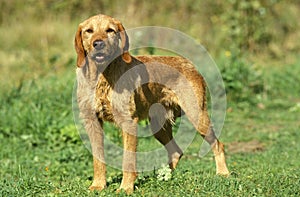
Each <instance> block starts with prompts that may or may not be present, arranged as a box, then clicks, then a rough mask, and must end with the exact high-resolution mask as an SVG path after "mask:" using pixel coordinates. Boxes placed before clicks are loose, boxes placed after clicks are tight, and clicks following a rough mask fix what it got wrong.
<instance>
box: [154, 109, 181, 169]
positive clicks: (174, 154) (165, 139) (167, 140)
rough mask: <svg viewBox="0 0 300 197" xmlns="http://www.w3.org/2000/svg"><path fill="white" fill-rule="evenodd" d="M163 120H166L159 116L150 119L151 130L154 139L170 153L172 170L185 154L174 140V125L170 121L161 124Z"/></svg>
mask: <svg viewBox="0 0 300 197" xmlns="http://www.w3.org/2000/svg"><path fill="white" fill-rule="evenodd" d="M161 120H164V119H163V118H162V117H161V116H160V115H158V114H156V116H152V117H151V118H150V122H151V130H152V132H153V135H154V137H155V138H156V139H157V140H158V141H159V142H160V143H161V144H163V145H164V146H165V148H166V150H167V152H168V157H169V166H170V168H171V169H175V168H176V166H177V164H178V162H179V160H180V158H181V156H182V154H183V153H182V150H181V149H180V147H179V146H178V145H177V143H176V141H175V139H174V138H173V135H172V123H171V122H170V121H169V120H166V121H165V122H164V123H161ZM162 125H163V126H162Z"/></svg>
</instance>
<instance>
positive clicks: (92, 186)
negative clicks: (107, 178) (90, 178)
mask: <svg viewBox="0 0 300 197" xmlns="http://www.w3.org/2000/svg"><path fill="white" fill-rule="evenodd" d="M105 188H106V185H104V186H101V185H91V186H90V187H89V190H91V191H102V190H103V189H105Z"/></svg>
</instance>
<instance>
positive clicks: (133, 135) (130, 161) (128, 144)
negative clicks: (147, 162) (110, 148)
mask: <svg viewBox="0 0 300 197" xmlns="http://www.w3.org/2000/svg"><path fill="white" fill-rule="evenodd" d="M121 127H122V136H123V148H124V152H123V166H122V168H123V179H122V183H121V187H120V189H119V190H118V191H120V190H122V189H123V190H125V192H126V193H128V194H129V193H132V192H133V189H134V181H135V179H136V176H137V172H136V149H137V120H134V121H130V122H126V123H123V124H122V126H121Z"/></svg>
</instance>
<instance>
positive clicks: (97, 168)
mask: <svg viewBox="0 0 300 197" xmlns="http://www.w3.org/2000/svg"><path fill="white" fill-rule="evenodd" d="M85 129H86V131H87V133H88V136H89V139H90V143H91V147H92V153H93V163H94V179H93V183H92V185H91V186H90V188H89V189H90V190H99V191H101V190H103V189H104V188H105V187H106V166H105V160H104V141H103V139H104V134H103V127H102V122H99V121H98V119H97V118H95V119H85Z"/></svg>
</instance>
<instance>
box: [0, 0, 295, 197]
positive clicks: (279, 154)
mask: <svg viewBox="0 0 300 197" xmlns="http://www.w3.org/2000/svg"><path fill="white" fill-rule="evenodd" d="M99 13H101V14H106V15H111V16H113V17H115V18H117V19H119V20H121V21H122V23H123V25H124V26H125V28H127V29H128V28H134V27H140V26H150V25H154V26H165V27H170V28H173V29H178V30H180V31H182V32H184V33H185V34H188V35H190V36H192V37H193V38H194V39H195V40H197V41H198V42H199V43H201V44H202V45H203V46H204V47H205V48H206V49H207V50H208V52H209V53H210V54H211V56H212V58H213V59H214V60H215V61H216V63H217V66H218V67H219V69H220V71H221V74H222V77H223V80H224V83H225V86H226V94H227V99H228V100H227V101H228V107H227V117H226V121H225V125H224V129H223V131H222V136H221V139H222V141H224V142H225V145H226V146H228V149H229V151H228V154H227V155H228V157H227V158H228V166H229V169H230V171H231V172H233V174H232V176H231V177H230V178H228V179H223V178H221V177H215V175H214V171H215V169H214V165H213V162H212V161H211V160H212V159H211V155H210V156H206V157H205V158H202V159H200V158H199V157H197V154H196V153H197V151H198V150H199V145H200V144H199V142H201V139H199V138H197V139H196V140H198V141H197V142H195V143H193V144H192V145H191V146H190V147H189V149H188V150H187V151H186V152H185V155H184V157H183V159H182V162H181V163H180V165H179V169H178V170H177V171H175V173H174V175H172V176H173V178H172V179H173V180H171V181H169V182H158V180H157V178H156V171H155V169H154V172H153V173H152V172H151V173H150V174H143V173H141V175H140V176H139V178H138V180H137V182H136V186H137V187H138V188H136V190H137V191H136V196H141V195H150V196H153V192H154V193H155V194H156V195H158V196H166V195H170V193H171V194H172V195H174V196H185V195H191V196H195V195H197V194H198V193H199V192H200V194H201V192H202V195H203V196H214V195H217V196H250V195H253V196H261V195H266V196H276V195H277V196H299V185H300V174H299V165H300V163H299V162H300V161H299V159H298V158H299V151H300V146H299V143H298V141H299V140H297V139H299V137H300V136H299V135H300V134H299V128H300V121H299V117H300V86H299V84H300V57H299V52H300V42H299V40H300V20H299V18H300V1H298V0H252V1H250V0H215V1H208V0H207V1H202V0H199V1H196V0H172V1H160V0H152V1H142V0H127V1H117V0H100V1H96V0H85V1H82V0H69V1H64V0H58V1H54V0H41V1H38V0H0V142H1V143H0V177H1V179H0V196H26V195H29V196H30V195H41V196H45V195H46V196H57V195H61V194H64V195H65V196H87V195H93V194H94V193H89V192H88V191H87V188H88V186H89V185H90V183H91V180H92V162H91V161H92V158H91V155H90V153H89V152H88V151H87V150H86V149H85V147H84V146H83V145H82V141H81V139H80V137H79V135H78V133H77V130H76V127H75V125H74V121H73V116H72V91H73V85H74V82H75V69H76V63H75V59H76V53H75V50H74V46H73V40H74V35H75V32H76V30H77V27H78V24H79V23H80V22H82V21H83V20H85V19H87V18H88V17H90V16H92V15H95V14H99ZM145 52H147V51H145ZM149 52H153V51H149ZM156 52H157V51H156ZM106 127H107V129H108V130H110V132H107V136H108V138H110V139H112V140H113V141H116V142H120V141H121V139H120V134H119V132H117V130H116V129H115V128H113V127H111V126H109V125H106ZM139 142H140V143H139V147H138V148H140V149H141V150H147V149H148V148H149V147H150V146H159V144H158V143H157V142H156V141H153V140H152V139H151V140H150V139H140V141H139ZM237 144H238V145H240V146H241V147H240V148H239V147H237ZM247 144H250V145H251V144H254V146H253V145H252V146H250V148H249V146H248V147H247ZM244 147H246V148H245V149H243V148H244ZM247 148H248V149H247ZM249 149H250V150H249ZM195 154H196V155H195ZM120 179H121V172H120V171H117V170H112V169H110V171H109V172H108V183H109V188H108V190H107V191H105V192H104V193H101V194H103V196H106V195H111V193H112V192H113V191H114V190H115V189H116V188H118V185H119V183H120ZM170 188H172V191H171V190H170ZM176 192H177V193H176ZM96 194H97V193H96Z"/></svg>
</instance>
